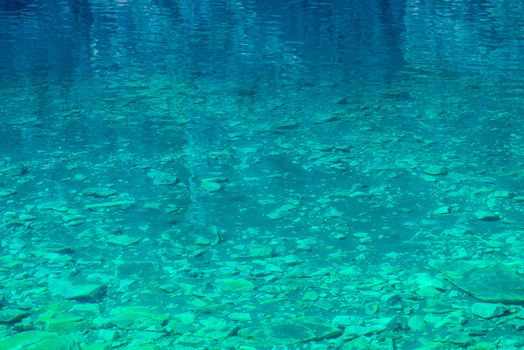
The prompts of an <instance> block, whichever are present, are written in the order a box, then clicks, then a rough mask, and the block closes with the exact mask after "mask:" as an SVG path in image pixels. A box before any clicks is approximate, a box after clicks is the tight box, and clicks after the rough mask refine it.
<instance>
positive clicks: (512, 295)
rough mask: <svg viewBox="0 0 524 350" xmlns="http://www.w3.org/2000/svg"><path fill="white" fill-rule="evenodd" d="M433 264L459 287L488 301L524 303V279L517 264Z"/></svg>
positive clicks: (439, 262)
mask: <svg viewBox="0 0 524 350" xmlns="http://www.w3.org/2000/svg"><path fill="white" fill-rule="evenodd" d="M429 265H430V266H431V267H433V268H435V269H437V270H438V271H440V272H442V273H443V274H444V276H446V278H447V279H448V280H449V281H450V282H451V283H453V284H454V285H455V286H457V288H459V289H461V290H462V291H464V292H466V293H468V294H470V295H472V296H473V297H475V298H477V299H478V300H481V301H484V302H493V303H503V304H523V303H524V276H522V274H521V273H519V271H518V269H517V267H516V265H515V264H506V263H494V262H486V261H482V260H477V261H475V260H472V261H464V260H461V261H441V260H434V261H431V262H430V263H429Z"/></svg>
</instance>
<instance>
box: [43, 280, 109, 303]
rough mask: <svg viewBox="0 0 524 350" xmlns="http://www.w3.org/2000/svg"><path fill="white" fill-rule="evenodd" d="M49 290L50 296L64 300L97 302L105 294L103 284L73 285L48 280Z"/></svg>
mask: <svg viewBox="0 0 524 350" xmlns="http://www.w3.org/2000/svg"><path fill="white" fill-rule="evenodd" d="M49 290H50V291H51V293H52V294H54V295H58V296H61V297H63V298H66V299H72V300H83V301H97V300H98V299H99V298H100V297H101V296H102V295H103V294H105V292H106V286H105V285H104V284H73V283H72V282H71V281H68V280H63V279H51V280H49Z"/></svg>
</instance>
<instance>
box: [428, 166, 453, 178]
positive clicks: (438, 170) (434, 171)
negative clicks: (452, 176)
mask: <svg viewBox="0 0 524 350" xmlns="http://www.w3.org/2000/svg"><path fill="white" fill-rule="evenodd" d="M424 173H426V174H428V175H434V176H435V175H446V174H447V173H448V168H446V167H444V166H440V165H430V166H428V167H426V168H425V169H424Z"/></svg>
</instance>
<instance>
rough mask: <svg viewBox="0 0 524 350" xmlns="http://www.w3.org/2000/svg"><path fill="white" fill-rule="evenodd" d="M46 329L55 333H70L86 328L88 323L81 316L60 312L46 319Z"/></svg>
mask: <svg viewBox="0 0 524 350" xmlns="http://www.w3.org/2000/svg"><path fill="white" fill-rule="evenodd" d="M45 327H46V331H49V332H57V333H70V332H76V331H79V330H83V329H86V328H88V323H87V322H85V320H84V318H83V317H80V316H75V315H69V314H61V315H56V316H55V317H52V318H50V319H48V320H47V321H46V324H45Z"/></svg>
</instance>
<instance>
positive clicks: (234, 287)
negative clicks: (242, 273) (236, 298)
mask: <svg viewBox="0 0 524 350" xmlns="http://www.w3.org/2000/svg"><path fill="white" fill-rule="evenodd" d="M215 283H216V285H217V286H218V287H219V288H220V289H222V290H224V291H229V292H249V291H251V290H253V289H254V288H255V285H254V284H253V282H251V281H249V280H247V279H245V278H220V279H216V280H215Z"/></svg>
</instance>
